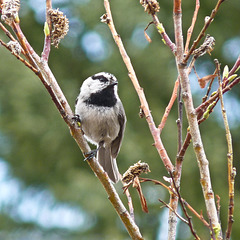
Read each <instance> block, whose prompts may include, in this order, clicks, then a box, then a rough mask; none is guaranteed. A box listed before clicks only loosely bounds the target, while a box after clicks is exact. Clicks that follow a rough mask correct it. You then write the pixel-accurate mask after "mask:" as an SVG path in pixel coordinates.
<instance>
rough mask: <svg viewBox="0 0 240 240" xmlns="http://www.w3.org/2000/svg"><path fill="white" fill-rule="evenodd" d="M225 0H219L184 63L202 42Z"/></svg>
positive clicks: (184, 62)
mask: <svg viewBox="0 0 240 240" xmlns="http://www.w3.org/2000/svg"><path fill="white" fill-rule="evenodd" d="M224 1H225V0H218V2H217V4H216V6H215V8H214V9H213V10H212V13H211V15H210V17H209V18H208V20H207V21H206V22H205V24H204V26H203V28H202V30H201V32H200V33H199V35H198V37H197V39H196V40H195V41H194V42H193V45H192V46H191V48H190V50H189V52H188V53H187V55H186V56H185V57H184V59H183V62H182V63H183V64H186V63H187V61H188V59H189V57H190V56H191V54H192V52H193V51H194V49H195V48H196V47H197V45H198V43H199V42H200V40H201V39H202V38H203V37H204V35H205V32H206V30H207V28H208V27H209V26H210V24H211V22H212V21H213V19H214V17H215V16H216V14H217V12H218V9H219V7H220V6H221V4H222V3H223V2H224Z"/></svg>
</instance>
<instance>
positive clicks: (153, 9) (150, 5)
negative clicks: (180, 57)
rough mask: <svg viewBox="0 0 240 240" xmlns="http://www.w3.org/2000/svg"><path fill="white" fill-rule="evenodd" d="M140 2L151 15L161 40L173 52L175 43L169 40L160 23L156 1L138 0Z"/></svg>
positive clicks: (158, 7)
mask: <svg viewBox="0 0 240 240" xmlns="http://www.w3.org/2000/svg"><path fill="white" fill-rule="evenodd" d="M140 4H141V5H142V6H143V7H144V11H145V12H147V13H148V14H149V15H151V16H152V19H153V23H154V25H155V26H156V28H157V30H158V32H159V34H160V35H161V36H162V40H163V42H164V43H165V44H166V45H167V46H168V47H169V48H170V49H171V51H172V52H173V53H174V52H175V50H176V49H175V48H176V47H175V44H174V43H173V42H172V41H171V39H170V38H169V36H168V35H167V33H166V31H165V29H164V27H163V24H162V23H160V21H159V19H158V17H157V15H156V13H157V12H159V10H160V6H159V3H158V1H156V0H140Z"/></svg>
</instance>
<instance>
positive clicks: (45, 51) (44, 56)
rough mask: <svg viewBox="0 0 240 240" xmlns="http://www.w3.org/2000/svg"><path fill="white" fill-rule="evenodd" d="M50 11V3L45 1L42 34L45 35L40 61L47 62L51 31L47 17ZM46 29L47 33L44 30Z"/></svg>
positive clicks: (49, 20) (49, 0) (47, 0)
mask: <svg viewBox="0 0 240 240" xmlns="http://www.w3.org/2000/svg"><path fill="white" fill-rule="evenodd" d="M50 9H52V1H51V0H46V23H45V26H44V33H45V41H44V47H43V52H42V60H43V61H46V62H47V61H48V58H49V54H50V51H51V31H52V23H51V19H50V15H49V10H50ZM45 28H47V30H48V31H46V30H45Z"/></svg>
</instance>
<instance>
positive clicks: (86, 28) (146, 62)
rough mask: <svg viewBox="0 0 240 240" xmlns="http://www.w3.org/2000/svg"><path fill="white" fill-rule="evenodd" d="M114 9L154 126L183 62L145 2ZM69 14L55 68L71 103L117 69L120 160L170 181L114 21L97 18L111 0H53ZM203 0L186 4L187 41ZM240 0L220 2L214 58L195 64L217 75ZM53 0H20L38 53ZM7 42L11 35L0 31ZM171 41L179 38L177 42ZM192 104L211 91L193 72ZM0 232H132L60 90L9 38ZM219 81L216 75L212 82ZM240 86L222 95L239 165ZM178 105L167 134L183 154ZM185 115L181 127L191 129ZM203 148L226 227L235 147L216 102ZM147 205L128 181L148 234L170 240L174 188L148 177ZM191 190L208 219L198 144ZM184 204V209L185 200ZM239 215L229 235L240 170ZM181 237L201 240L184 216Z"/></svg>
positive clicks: (170, 146)
mask: <svg viewBox="0 0 240 240" xmlns="http://www.w3.org/2000/svg"><path fill="white" fill-rule="evenodd" d="M215 4H216V0H214V1H206V0H205V1H201V8H200V11H199V15H198V20H197V23H196V28H195V30H194V32H193V37H194V38H196V37H197V34H198V32H199V30H200V29H201V27H202V26H203V22H204V18H205V16H207V15H209V14H210V13H211V10H212V9H213V8H214V6H215ZM160 5H161V10H160V13H159V14H158V16H159V18H160V21H161V22H163V24H164V26H165V28H166V31H167V33H168V35H169V37H170V38H171V39H172V40H173V36H174V35H173V34H174V32H173V21H172V2H171V1H161V3H160ZM111 6H112V14H113V18H114V21H115V25H116V28H117V31H118V33H119V34H120V35H121V38H122V40H123V42H124V44H125V47H126V49H127V52H128V54H129V56H130V58H131V60H132V63H133V66H134V68H135V71H136V73H137V76H138V78H139V81H140V84H141V86H142V87H143V88H144V91H145V94H146V96H147V99H148V102H149V105H150V108H151V110H152V114H153V117H154V120H155V122H156V124H158V123H159V122H160V120H161V117H162V114H163V112H164V110H165V107H166V105H167V103H168V101H169V98H170V94H171V92H172V89H173V86H174V82H175V79H176V77H177V72H176V67H175V60H174V57H173V55H172V53H171V52H170V50H169V49H168V48H167V47H166V46H165V45H164V44H163V43H162V41H161V37H160V36H159V34H158V33H157V31H156V30H155V28H154V26H150V27H149V29H148V30H147V33H148V35H149V36H150V37H151V39H152V43H151V44H149V43H148V42H147V40H146V39H145V38H144V33H143V31H144V28H145V27H146V26H147V24H148V23H149V22H150V21H151V17H150V16H148V15H147V14H146V13H145V12H144V11H143V8H142V6H141V5H140V4H139V1H137V0H135V1H133V0H131V1H129V0H128V1H116V0H115V1H114V0H113V1H111ZM53 7H54V8H60V10H61V11H63V12H64V13H65V14H66V15H67V17H68V18H69V21H70V30H69V34H68V35H67V37H66V38H65V39H64V40H63V41H62V42H61V44H60V46H59V49H54V48H52V51H51V55H50V59H49V65H50V67H51V69H52V72H53V73H54V75H55V77H56V79H57V80H58V82H59V85H60V86H61V88H62V90H63V92H64V93H65V96H66V97H67V99H68V101H69V103H70V105H71V106H72V108H74V102H75V99H76V96H77V95H78V93H79V87H80V86H81V84H82V82H83V80H84V79H85V78H87V77H88V76H90V75H92V74H94V73H97V72H101V71H108V72H111V73H113V74H114V75H116V76H117V78H118V80H119V95H120V97H121V99H122V102H123V104H124V107H125V110H126V114H127V118H128V122H127V127H126V133H125V138H124V142H123V145H122V148H121V151H120V154H119V157H118V165H119V169H120V172H121V173H124V172H125V171H126V170H127V168H128V167H129V166H130V165H132V164H134V163H135V162H137V161H139V160H142V161H144V162H147V163H148V164H149V165H150V169H151V173H150V174H149V175H148V177H149V178H154V179H157V180H160V181H163V179H162V177H163V176H167V172H166V170H165V168H164V166H163V164H162V161H161V159H160V158H159V156H158V154H157V152H156V150H155V148H154V147H153V146H152V143H153V139H152V137H151V135H150V133H149V129H148V126H147V124H146V121H145V120H144V119H140V118H139V116H138V113H139V106H140V103H139V100H138V97H137V94H136V93H135V90H134V88H133V86H132V84H131V82H130V80H129V78H128V75H127V70H126V67H125V65H124V64H123V62H122V59H121V57H120V54H119V51H118V49H117V47H116V45H115V43H114V41H113V39H112V36H111V34H110V31H109V29H108V27H107V25H106V24H103V23H100V16H101V15H103V14H104V13H105V11H104V7H103V1H94V0H78V1H77V0H75V1H74V0H55V1H54V0H53ZM194 8H195V1H190V0H186V1H183V28H184V38H185V37H186V31H187V29H188V27H189V26H190V24H191V18H192V14H193V10H194ZM239 11H240V2H239V0H232V1H226V2H224V4H223V5H222V6H221V8H220V10H219V13H218V14H217V16H216V18H215V20H214V22H213V23H212V24H211V26H210V27H209V29H208V33H209V34H211V35H212V36H214V37H215V39H216V46H215V50H214V51H213V52H212V56H209V55H208V56H204V57H202V58H200V59H199V60H198V61H197V63H196V69H197V71H198V74H199V75H200V77H203V76H205V75H207V74H212V72H213V71H214V64H213V61H212V60H213V59H214V58H218V59H219V61H220V62H221V64H222V67H223V66H224V65H226V64H228V65H229V67H231V66H232V65H233V64H234V61H235V60H236V59H237V57H238V55H239V53H240V28H239V21H240V15H239ZM44 17H45V1H41V0H25V1H24V0H22V1H21V10H20V19H21V27H22V30H23V32H24V33H25V35H26V37H27V39H28V40H29V42H30V44H31V45H32V47H33V48H34V49H35V50H36V52H37V53H38V54H41V51H42V48H43V41H44V35H43V25H44ZM0 38H1V39H2V40H4V41H5V42H7V41H8V39H7V37H6V36H4V34H3V33H2V32H0ZM173 41H174V40H173ZM191 85H192V91H193V93H194V100H195V106H197V105H198V104H199V103H200V102H201V98H202V97H203V96H204V94H205V91H206V90H202V89H200V87H199V86H198V83H197V78H196V76H195V75H194V74H191ZM0 86H1V87H0V239H4V240H8V239H9V240H10V239H11V240H20V239H25V240H27V239H35V240H56V239H57V240H62V239H64V240H65V239H68V240H75V239H84V240H85V239H86V240H89V239H97V240H111V239H114V240H115V239H116V240H118V239H119V240H122V239H129V236H128V234H127V232H126V230H125V228H124V226H123V225H122V223H121V222H120V220H119V218H118V216H117V214H116V213H115V211H114V210H113V208H112V206H111V204H110V202H109V201H108V199H107V195H106V193H105V191H104V190H103V188H102V186H101V184H100V183H99V181H98V180H97V178H96V177H95V176H94V174H93V173H92V171H91V170H90V168H89V167H88V165H87V164H86V163H85V162H83V156H82V154H81V152H80V150H79V149H78V147H77V145H76V144H75V141H74V140H73V139H72V137H71V136H70V134H69V130H68V128H67V127H66V124H65V123H64V121H63V120H62V119H61V117H60V115H59V113H58V111H57V110H56V108H55V106H54V104H53V103H52V101H51V98H50V97H49V96H48V93H47V92H46V90H45V89H44V87H43V86H42V84H41V82H40V81H39V80H38V78H37V77H36V76H35V75H34V74H33V73H32V72H31V71H30V70H29V69H27V68H26V67H25V66H23V64H22V63H21V62H19V61H18V60H16V59H15V57H14V56H12V55H11V54H10V53H9V52H8V51H7V50H6V49H4V48H3V47H0ZM216 88H217V83H216V84H215V85H214V86H213V90H215V89H216ZM238 92H239V86H237V87H235V88H234V89H233V90H232V91H231V93H228V94H227V95H226V96H225V104H226V108H227V111H228V116H229V121H230V125H231V131H232V137H233V147H234V165H235V166H236V167H237V170H238V169H239V158H240V148H239V146H238V144H239V138H240V133H239V128H240V110H239V109H240V102H239V101H240V99H239V98H240V95H239V93H238ZM176 119H177V106H176V104H175V105H174V107H173V110H172V112H171V114H170V116H169V119H168V121H167V124H166V127H165V128H164V130H163V132H162V139H163V143H164V146H165V148H166V149H167V152H168V154H169V156H170V158H171V160H172V161H173V162H174V161H175V156H176V150H177V140H176V138H177V127H176ZM186 127H187V123H186V119H185V117H184V134H183V135H184V136H185V134H186ZM201 133H202V137H203V141H204V146H205V149H206V152H207V156H208V159H209V161H210V169H211V177H212V184H213V190H214V193H215V194H218V195H219V196H220V197H221V214H220V215H221V221H222V226H223V230H224V231H225V229H226V223H227V209H228V205H227V204H228V184H227V157H226V154H227V149H226V139H225V130H224V128H223V122H222V117H221V112H220V108H219V105H217V107H216V109H215V110H214V113H213V114H212V115H211V116H210V118H209V119H208V121H206V122H204V123H203V124H202V125H201ZM116 187H117V190H118V192H119V194H120V197H121V199H122V200H123V201H124V203H125V205H127V202H126V197H125V196H124V195H123V193H122V189H121V184H120V183H119V184H117V185H116ZM142 187H143V192H144V194H145V197H146V199H147V203H148V207H149V214H146V213H143V212H142V211H141V206H140V203H139V198H138V196H137V193H136V191H135V190H134V189H132V188H131V189H130V191H131V194H132V198H133V202H134V208H135V217H136V222H137V224H138V225H139V227H140V229H141V232H142V234H143V236H144V237H145V239H157V240H165V239H167V237H166V233H167V216H168V211H167V210H166V209H164V208H160V207H161V204H160V202H159V201H158V199H159V198H161V199H162V200H164V201H166V202H167V201H168V200H169V194H168V192H167V191H166V190H164V189H162V188H161V187H159V186H155V185H153V184H151V183H145V184H143V186H142ZM181 193H182V196H183V197H184V198H185V199H186V200H187V201H188V202H189V203H190V204H191V205H192V206H193V207H194V208H195V209H196V210H197V211H198V212H200V211H201V210H202V211H203V215H204V217H205V218H206V219H207V216H206V211H205V205H204V199H203V197H202V190H201V186H200V184H199V170H198V167H197V162H196V159H195V155H194V153H193V151H192V147H191V146H190V148H189V149H188V151H187V154H186V158H185V160H184V163H183V173H182V183H181ZM179 211H180V213H181V210H180V209H179ZM234 219H235V222H234V225H233V235H232V239H239V236H240V229H239V227H238V226H239V224H240V199H239V176H238V175H237V177H236V191H235V217H234ZM193 223H194V226H195V229H196V230H197V233H199V235H200V237H201V239H210V237H209V233H208V230H207V229H206V228H205V227H204V226H203V224H202V223H201V222H200V221H199V220H197V219H195V217H193ZM177 239H179V240H180V239H184V240H185V239H186V240H187V239H193V237H192V236H191V234H190V232H189V229H188V227H187V226H186V225H184V224H183V223H181V222H179V224H178V235H177Z"/></svg>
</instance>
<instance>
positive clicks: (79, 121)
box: [72, 114, 81, 127]
mask: <svg viewBox="0 0 240 240" xmlns="http://www.w3.org/2000/svg"><path fill="white" fill-rule="evenodd" d="M72 119H73V121H74V122H76V123H77V125H78V127H81V119H80V116H79V115H78V114H75V115H74V117H73V118H72Z"/></svg>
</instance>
